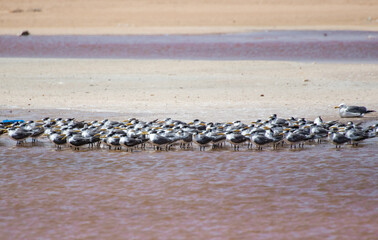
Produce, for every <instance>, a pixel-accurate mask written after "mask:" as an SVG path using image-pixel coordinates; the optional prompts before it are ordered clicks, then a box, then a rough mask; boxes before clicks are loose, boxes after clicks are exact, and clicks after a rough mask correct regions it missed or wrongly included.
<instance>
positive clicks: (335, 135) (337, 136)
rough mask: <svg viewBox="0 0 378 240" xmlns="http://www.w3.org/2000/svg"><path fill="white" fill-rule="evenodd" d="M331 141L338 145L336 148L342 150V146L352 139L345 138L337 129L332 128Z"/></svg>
mask: <svg viewBox="0 0 378 240" xmlns="http://www.w3.org/2000/svg"><path fill="white" fill-rule="evenodd" d="M329 139H330V140H331V142H332V143H333V144H335V145H336V148H341V145H342V144H344V143H346V142H348V141H350V139H349V138H347V137H345V135H344V134H341V133H339V132H337V128H331V130H330V132H329Z"/></svg>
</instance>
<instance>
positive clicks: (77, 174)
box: [0, 137, 378, 239]
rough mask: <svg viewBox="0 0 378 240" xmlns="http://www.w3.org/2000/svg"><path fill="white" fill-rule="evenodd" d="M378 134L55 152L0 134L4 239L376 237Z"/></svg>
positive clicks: (1, 230)
mask: <svg viewBox="0 0 378 240" xmlns="http://www.w3.org/2000/svg"><path fill="white" fill-rule="evenodd" d="M377 144H378V140H377V139H370V140H368V141H366V142H365V143H364V144H363V145H362V146H361V147H357V148H356V147H355V148H352V147H350V146H343V147H342V148H341V149H340V150H336V149H334V147H333V146H331V145H329V144H322V145H306V146H305V148H304V149H303V150H295V151H291V150H289V149H281V150H278V151H272V150H269V149H266V150H263V151H255V150H253V151H251V150H243V151H240V152H233V151H206V152H199V151H198V150H196V149H194V150H189V151H171V152H153V151H147V152H144V151H139V152H138V151H137V152H133V153H128V152H123V151H121V152H120V151H110V152H109V151H107V150H95V151H88V150H85V151H80V152H74V151H71V150H70V149H64V150H62V151H56V150H54V149H53V147H52V146H51V145H50V144H49V143H47V142H45V141H44V140H43V141H42V142H40V143H38V145H37V146H31V145H30V144H27V145H26V146H23V147H22V146H21V147H16V146H14V142H11V141H10V140H8V138H5V137H1V138H0V212H1V214H0V236H1V239H374V238H375V237H376V236H377V234H378V230H377V229H378V228H377V227H378V220H377V214H378V210H377V209H378V208H377V206H378V205H377V200H376V199H377V197H378V189H377V184H378V171H377V170H378V157H377V156H378V150H377V149H378V148H377Z"/></svg>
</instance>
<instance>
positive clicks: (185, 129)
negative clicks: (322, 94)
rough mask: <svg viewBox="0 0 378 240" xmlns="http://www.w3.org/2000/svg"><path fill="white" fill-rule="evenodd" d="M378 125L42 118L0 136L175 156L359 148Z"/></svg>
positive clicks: (3, 126) (1, 130)
mask: <svg viewBox="0 0 378 240" xmlns="http://www.w3.org/2000/svg"><path fill="white" fill-rule="evenodd" d="M377 131H378V124H374V125H370V126H367V127H362V126H361V125H358V124H354V123H353V122H351V121H350V122H348V123H346V124H343V123H341V122H338V121H329V122H324V121H323V120H322V118H321V117H320V116H319V117H317V118H316V119H315V120H314V121H309V120H306V119H305V118H294V117H291V118H289V119H283V118H278V117H277V115H276V114H273V115H271V116H270V117H269V118H268V119H267V120H256V121H253V122H251V123H249V124H245V123H242V122H241V121H234V122H226V123H215V122H204V121H201V120H199V119H195V120H194V121H192V122H189V123H186V122H183V121H180V120H173V119H171V118H167V119H165V120H162V121H159V120H154V121H149V122H145V121H141V120H138V119H136V118H131V119H128V120H125V121H111V120H108V119H105V120H102V121H78V120H76V119H74V118H68V119H62V118H56V119H51V118H44V119H41V120H37V121H28V122H24V123H21V122H15V123H0V135H2V134H4V135H5V133H7V135H8V136H9V137H10V138H11V139H13V140H15V141H16V142H17V145H22V144H24V143H25V142H26V141H27V139H31V143H32V144H35V143H36V142H37V141H38V139H39V138H47V139H49V141H50V142H51V143H52V144H54V145H55V146H56V148H57V149H62V147H63V146H69V147H71V148H72V149H73V150H80V149H83V148H86V149H94V148H106V149H109V150H122V149H123V150H126V151H134V150H137V149H138V150H146V149H154V150H158V151H161V150H167V151H168V150H171V149H193V148H199V150H200V151H203V150H206V149H232V150H235V151H237V150H239V149H241V148H244V149H257V150H262V149H264V148H268V147H269V148H273V149H277V148H284V147H286V148H304V146H305V145H306V144H321V143H328V142H329V143H333V144H335V146H336V148H339V147H340V146H341V145H343V144H351V145H352V146H356V145H358V144H359V143H360V142H361V141H363V140H365V139H369V138H374V137H376V136H377Z"/></svg>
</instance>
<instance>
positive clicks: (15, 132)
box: [8, 127, 32, 144]
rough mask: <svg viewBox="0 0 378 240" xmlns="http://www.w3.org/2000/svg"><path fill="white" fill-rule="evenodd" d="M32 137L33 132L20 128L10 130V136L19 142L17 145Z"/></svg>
mask: <svg viewBox="0 0 378 240" xmlns="http://www.w3.org/2000/svg"><path fill="white" fill-rule="evenodd" d="M31 135H32V132H31V131H27V130H25V129H23V128H20V127H11V128H9V129H8V136H9V137H10V138H12V139H13V140H16V141H17V144H21V143H23V142H24V140H26V139H27V138H28V137H30V136H31Z"/></svg>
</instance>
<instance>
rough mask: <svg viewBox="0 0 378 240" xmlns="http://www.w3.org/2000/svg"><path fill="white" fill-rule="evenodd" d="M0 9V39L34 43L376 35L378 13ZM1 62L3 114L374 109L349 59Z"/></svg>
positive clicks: (339, 8) (168, 5) (363, 71)
mask: <svg viewBox="0 0 378 240" xmlns="http://www.w3.org/2000/svg"><path fill="white" fill-rule="evenodd" d="M1 2H2V3H1V4H0V5H1V7H0V34H3V35H18V34H20V32H21V31H23V30H28V31H30V33H31V34H32V35H56V34H63V35H67V34H118V35H122V34H172V33H175V34H177V33H186V34H190V33H192V34H193V33H196V34H198V33H231V32H233V33H235V32H236V33H238V32H249V31H261V30H264V29H265V30H266V29H296V30H298V29H312V30H327V29H328V30H369V31H373V32H374V31H376V30H377V29H378V21H377V14H376V13H377V12H378V4H377V3H376V2H375V1H368V0H364V1H359V2H358V3H354V2H351V1H343V0H337V1H313V0H307V1H296V0H290V1H280V2H279V3H277V2H276V1H247V0H238V1H210V0H207V1H199V0H196V1H158V2H157V1H138V2H136V1H111V2H109V1H83V0H80V1H64V2H61V1H48V2H46V1H32V2H30V1H21V0H20V1H1ZM325 36H326V35H325ZM374 42H376V39H375V38H373V42H372V44H374ZM340 44H341V45H340ZM340 44H339V45H340V46H342V45H343V43H340ZM58 46H59V45H58ZM372 46H373V45H372ZM42 48H43V46H42ZM373 49H374V48H373ZM87 51H91V50H90V49H89V50H87ZM299 51H300V50H299ZM15 52H16V51H15ZM372 52H374V50H372ZM7 54H8V55H7V57H2V58H1V59H0V61H1V64H0V72H1V73H2V74H1V76H0V81H1V84H2V86H3V87H2V89H1V91H2V93H1V94H2V97H1V99H0V106H1V108H2V109H19V110H22V109H24V110H27V111H28V110H33V109H45V110H46V111H47V110H53V109H65V110H84V111H97V112H98V111H105V112H109V111H110V112H118V113H125V114H124V115H125V116H127V117H139V116H140V117H143V116H146V117H147V118H165V117H175V118H180V119H184V120H192V119H193V118H206V119H208V120H211V121H216V120H219V121H220V120H228V121H231V120H236V119H239V120H251V119H255V118H262V117H267V116H269V115H270V114H272V113H277V114H279V115H284V116H285V117H289V116H291V115H300V114H302V115H303V116H306V117H316V116H317V115H324V116H327V117H329V118H337V117H338V115H337V114H336V111H335V109H333V107H334V106H335V105H338V104H339V103H341V102H345V103H347V104H356V105H366V106H368V107H369V108H372V109H378V106H377V103H378V97H377V96H376V94H374V93H375V92H376V90H377V88H378V79H377V76H378V71H377V67H376V66H377V65H376V63H375V62H371V63H370V62H366V61H365V62H359V60H356V61H353V57H352V60H351V61H348V62H346V63H345V62H342V61H338V62H321V63H319V62H317V59H314V60H313V61H307V62H301V61H285V60H283V61H252V60H244V61H240V60H235V61H223V60H222V61H217V60H214V59H213V60H211V61H210V60H209V61H202V60H185V61H183V60H180V59H154V60H153V59H145V60H135V59H98V58H97V59H85V58H80V59H76V58H75V59H70V58H68V59H67V58H61V57H60V58H54V57H53V56H52V57H49V58H38V57H33V55H30V56H29V57H27V58H22V57H19V54H18V55H17V54H15V56H12V51H11V50H10V56H9V51H8V53H7ZM36 56H37V55H36ZM8 114H9V112H8V111H2V114H1V117H3V118H8V117H11V116H10V115H8ZM25 114H26V113H25ZM41 114H42V113H41ZM370 116H377V115H370ZM26 117H27V116H26Z"/></svg>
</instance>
